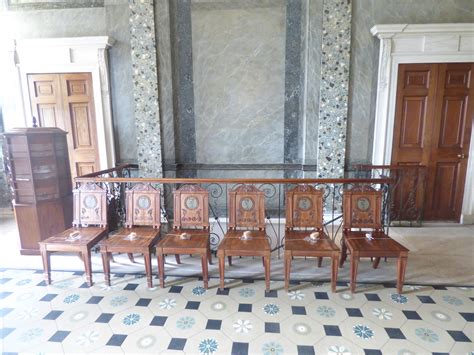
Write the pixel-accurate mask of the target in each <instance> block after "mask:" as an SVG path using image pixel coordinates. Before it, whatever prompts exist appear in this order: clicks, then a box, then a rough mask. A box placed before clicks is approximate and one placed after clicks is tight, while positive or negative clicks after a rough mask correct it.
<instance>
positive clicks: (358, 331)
mask: <svg viewBox="0 0 474 355" xmlns="http://www.w3.org/2000/svg"><path fill="white" fill-rule="evenodd" d="M353 331H354V334H355V335H356V336H357V337H359V338H361V339H366V340H367V339H371V338H372V337H373V336H374V332H373V330H372V329H370V328H369V327H367V326H366V325H363V324H357V325H354V327H353Z"/></svg>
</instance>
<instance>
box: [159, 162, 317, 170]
mask: <svg viewBox="0 0 474 355" xmlns="http://www.w3.org/2000/svg"><path fill="white" fill-rule="evenodd" d="M316 168H317V165H315V164H314V165H309V164H308V165H306V164H180V163H178V164H169V163H168V164H167V163H165V164H164V166H163V170H164V171H179V170H300V171H316Z"/></svg>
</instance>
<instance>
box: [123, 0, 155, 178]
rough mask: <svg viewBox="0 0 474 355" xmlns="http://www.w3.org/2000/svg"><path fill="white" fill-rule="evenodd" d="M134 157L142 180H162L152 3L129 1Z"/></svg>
mask: <svg viewBox="0 0 474 355" xmlns="http://www.w3.org/2000/svg"><path fill="white" fill-rule="evenodd" d="M129 7H130V46H131V54H132V70H133V74H132V75H133V98H134V102H135V124H136V128H137V131H136V135H137V158H138V165H139V167H140V175H141V176H142V177H157V178H161V177H163V168H162V158H161V156H162V155H161V122H160V112H159V106H158V75H157V59H156V41H155V17H154V9H153V0H129Z"/></svg>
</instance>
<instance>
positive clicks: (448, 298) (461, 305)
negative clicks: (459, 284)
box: [433, 290, 474, 312]
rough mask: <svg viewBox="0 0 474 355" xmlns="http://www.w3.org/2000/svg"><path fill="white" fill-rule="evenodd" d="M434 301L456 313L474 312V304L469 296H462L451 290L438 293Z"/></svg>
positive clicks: (434, 296)
mask: <svg viewBox="0 0 474 355" xmlns="http://www.w3.org/2000/svg"><path fill="white" fill-rule="evenodd" d="M433 299H434V300H435V301H436V303H437V304H438V305H442V306H443V307H447V308H449V309H452V310H453V311H455V312H472V310H473V309H474V302H473V301H472V300H471V299H470V298H469V296H467V295H466V296H464V295H460V294H459V293H454V292H452V291H451V290H446V291H439V292H436V293H435V294H434V295H433Z"/></svg>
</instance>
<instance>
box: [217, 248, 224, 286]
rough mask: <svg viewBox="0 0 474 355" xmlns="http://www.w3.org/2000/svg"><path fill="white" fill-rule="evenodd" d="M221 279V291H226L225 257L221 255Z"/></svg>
mask: <svg viewBox="0 0 474 355" xmlns="http://www.w3.org/2000/svg"><path fill="white" fill-rule="evenodd" d="M218 257H219V278H220V289H221V290H223V289H224V276H225V275H224V273H225V271H224V268H225V256H224V255H219V256H218Z"/></svg>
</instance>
